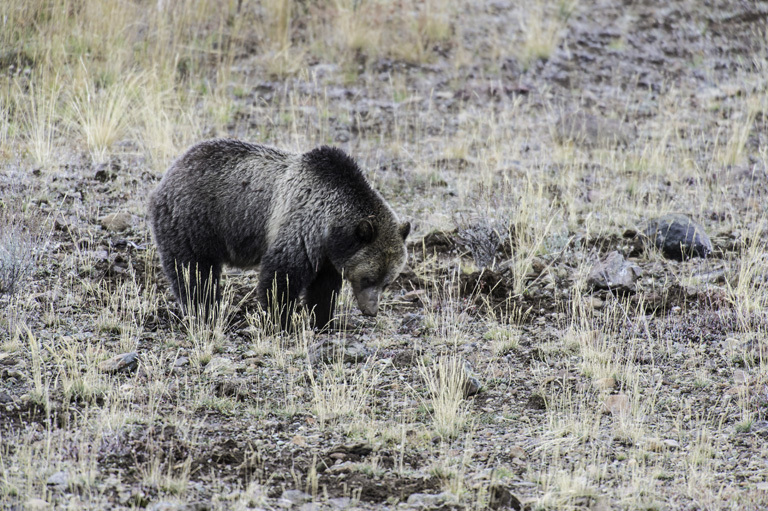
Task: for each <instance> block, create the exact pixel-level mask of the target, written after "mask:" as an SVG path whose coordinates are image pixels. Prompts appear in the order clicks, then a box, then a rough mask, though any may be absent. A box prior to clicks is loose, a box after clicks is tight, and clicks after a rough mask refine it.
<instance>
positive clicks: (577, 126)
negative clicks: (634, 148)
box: [553, 110, 630, 148]
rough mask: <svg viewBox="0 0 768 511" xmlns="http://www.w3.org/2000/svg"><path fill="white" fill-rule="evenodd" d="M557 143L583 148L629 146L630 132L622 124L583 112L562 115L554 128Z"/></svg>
mask: <svg viewBox="0 0 768 511" xmlns="http://www.w3.org/2000/svg"><path fill="white" fill-rule="evenodd" d="M553 135H554V138H555V141H557V142H558V143H560V144H562V143H564V142H573V143H574V144H576V145H579V146H583V147H590V148H591V147H600V146H602V147H610V146H616V145H627V144H628V143H629V140H630V136H629V130H628V129H626V128H625V127H624V126H623V125H622V124H621V123H620V122H618V121H616V120H613V119H606V118H604V117H599V116H597V115H593V114H588V113H586V112H584V111H582V110H579V111H576V112H568V113H564V114H563V115H561V116H560V117H559V118H558V119H557V121H555V126H554V133H553Z"/></svg>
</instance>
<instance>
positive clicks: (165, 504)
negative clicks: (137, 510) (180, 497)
mask: <svg viewBox="0 0 768 511" xmlns="http://www.w3.org/2000/svg"><path fill="white" fill-rule="evenodd" d="M186 507H187V506H186V504H180V503H177V502H170V501H168V500H161V501H160V502H153V503H152V504H150V505H148V506H147V509H146V511H182V510H183V509H186Z"/></svg>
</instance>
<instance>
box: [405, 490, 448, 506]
mask: <svg viewBox="0 0 768 511" xmlns="http://www.w3.org/2000/svg"><path fill="white" fill-rule="evenodd" d="M406 504H407V506H408V507H410V508H412V509H425V510H429V509H450V508H455V507H457V506H458V505H459V501H458V499H457V498H456V496H455V495H453V494H452V493H448V492H443V493H438V494H436V495H432V494H428V493H412V494H411V495H409V496H408V500H407V501H406Z"/></svg>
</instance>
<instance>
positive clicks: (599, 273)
mask: <svg viewBox="0 0 768 511" xmlns="http://www.w3.org/2000/svg"><path fill="white" fill-rule="evenodd" d="M642 274H643V272H642V270H640V267H638V266H637V265H636V264H635V263H632V262H629V261H626V260H625V259H624V256H623V255H621V254H620V253H619V252H617V251H615V250H614V251H613V252H611V253H610V254H608V255H607V256H606V257H605V259H603V260H601V261H599V262H598V263H597V264H596V265H595V266H594V267H593V268H592V271H590V272H589V276H588V277H587V284H588V285H589V286H591V287H592V288H594V289H609V290H612V291H616V292H619V293H634V292H635V282H636V281H637V279H638V277H640V276H641V275H642Z"/></svg>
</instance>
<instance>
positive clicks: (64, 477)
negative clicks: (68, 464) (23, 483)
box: [45, 470, 69, 487]
mask: <svg viewBox="0 0 768 511" xmlns="http://www.w3.org/2000/svg"><path fill="white" fill-rule="evenodd" d="M45 484H47V485H48V486H59V487H65V486H67V485H68V484H69V474H67V472H65V471H64V470H61V471H59V472H56V473H55V474H53V475H52V476H51V477H49V478H48V480H47V481H46V482H45Z"/></svg>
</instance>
